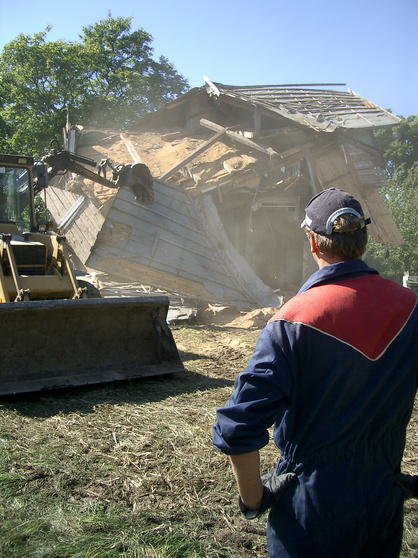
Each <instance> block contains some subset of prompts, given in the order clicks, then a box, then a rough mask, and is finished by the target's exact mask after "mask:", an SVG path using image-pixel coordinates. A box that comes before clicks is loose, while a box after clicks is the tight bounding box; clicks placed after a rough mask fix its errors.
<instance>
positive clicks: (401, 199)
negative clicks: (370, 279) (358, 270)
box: [368, 116, 418, 282]
mask: <svg viewBox="0 0 418 558" xmlns="http://www.w3.org/2000/svg"><path fill="white" fill-rule="evenodd" d="M376 137H377V141H378V143H379V146H380V149H381V151H382V153H383V155H384V157H385V160H386V164H387V169H386V170H387V177H388V180H387V184H386V186H384V187H383V188H382V189H381V194H382V195H383V197H384V198H385V201H386V203H387V205H388V207H389V209H390V211H391V213H392V215H393V217H394V219H395V222H396V224H397V225H398V227H399V230H400V232H401V234H402V236H403V239H404V241H405V244H404V245H402V246H399V247H398V248H394V249H391V250H390V251H389V253H388V254H382V250H381V249H380V248H379V247H378V246H377V244H376V243H373V242H371V243H370V247H369V253H368V256H369V258H368V261H369V263H372V265H374V266H375V267H376V268H377V269H378V270H379V271H380V272H381V273H383V274H385V275H386V276H388V277H391V278H392V279H395V280H397V281H399V282H400V281H401V278H402V275H403V273H404V271H410V272H411V274H412V273H413V274H417V273H418V218H417V209H418V116H409V117H408V118H406V119H404V120H402V122H401V123H400V124H398V125H397V126H394V127H393V128H386V129H382V130H380V131H379V132H378V133H377V135H376Z"/></svg>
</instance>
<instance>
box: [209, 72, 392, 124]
mask: <svg viewBox="0 0 418 558" xmlns="http://www.w3.org/2000/svg"><path fill="white" fill-rule="evenodd" d="M206 83H207V91H208V93H209V94H210V95H215V96H226V97H231V98H235V99H239V100H242V101H247V102H251V103H252V104H254V105H256V106H259V107H260V108H264V109H266V110H268V111H271V112H275V113H277V114H279V115H280V116H283V117H284V118H288V119H289V120H293V121H294V122H297V123H298V124H302V125H304V126H309V127H311V128H314V129H316V130H319V131H326V132H333V131H334V130H336V129H337V128H354V129H356V128H375V127H380V126H393V125H394V124H397V123H398V122H400V119H399V118H398V117H397V116H395V115H393V114H391V113H390V112H388V111H386V110H384V109H382V108H380V107H378V106H376V105H375V104H374V103H372V102H370V101H368V100H367V99H364V98H363V97H361V96H360V95H358V94H356V93H354V92H353V91H334V90H330V89H310V88H309V89H307V88H304V87H297V86H286V85H248V86H246V85H243V86H232V85H223V84H221V83H215V82H213V83H212V82H211V81H210V80H208V79H207V78H206Z"/></svg>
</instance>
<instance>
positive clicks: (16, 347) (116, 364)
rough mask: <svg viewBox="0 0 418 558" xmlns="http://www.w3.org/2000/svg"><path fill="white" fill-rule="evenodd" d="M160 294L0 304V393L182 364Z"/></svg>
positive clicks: (144, 372)
mask: <svg viewBox="0 0 418 558" xmlns="http://www.w3.org/2000/svg"><path fill="white" fill-rule="evenodd" d="M168 307H169V301H168V298H167V297H165V296H145V297H133V298H86V299H78V300H46V301H31V302H12V303H3V304H0V343H1V349H0V351H1V352H0V395H9V394H15V393H23V392H33V391H40V390H48V389H54V388H65V387H70V386H80V385H87V384H97V383H102V382H112V381H116V380H125V379H130V378H132V379H133V378H141V377H144V376H154V375H158V374H170V373H173V372H180V371H182V370H184V367H183V364H182V361H181V359H180V356H179V354H178V351H177V347H176V344H175V341H174V339H173V336H172V333H171V331H170V329H169V327H168V325H167V321H166V318H167V313H168Z"/></svg>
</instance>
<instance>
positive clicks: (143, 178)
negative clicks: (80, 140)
mask: <svg viewBox="0 0 418 558" xmlns="http://www.w3.org/2000/svg"><path fill="white" fill-rule="evenodd" d="M41 163H44V164H46V165H47V166H48V181H49V180H51V179H52V178H54V177H55V176H57V175H60V174H65V173H66V172H72V173H75V174H77V175H79V176H82V177H84V178H88V179H89V180H92V181H94V182H97V183H98V184H103V185H104V186H107V187H108V188H119V187H123V186H127V187H128V188H130V189H131V190H132V191H133V193H134V195H135V198H136V199H137V200H138V201H139V202H140V203H143V204H145V205H151V204H152V203H153V202H154V191H153V180H152V175H151V172H150V170H149V168H148V167H147V166H146V165H144V164H143V163H134V164H132V165H131V164H128V165H117V166H113V163H112V161H111V160H110V159H103V160H102V161H101V162H100V164H99V165H98V164H97V163H96V162H95V161H93V160H92V159H89V158H87V157H83V156H81V155H77V154H76V153H72V152H71V151H65V150H63V151H56V150H53V151H51V152H50V153H48V154H47V155H45V156H44V157H42V160H41ZM86 165H88V166H89V167H97V166H98V172H94V171H93V170H91V169H89V168H88V167H87V166H86ZM107 167H110V169H111V170H112V180H110V179H108V178H106V170H107ZM102 173H103V174H102ZM45 184H46V181H38V183H37V184H35V193H39V192H40V191H41V190H42V189H43V188H45V187H46V185H45Z"/></svg>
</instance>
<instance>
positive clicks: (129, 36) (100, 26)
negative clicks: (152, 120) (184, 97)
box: [0, 14, 187, 155]
mask: <svg viewBox="0 0 418 558" xmlns="http://www.w3.org/2000/svg"><path fill="white" fill-rule="evenodd" d="M131 19H132V18H120V17H118V18H112V17H111V15H110V14H109V16H108V18H107V19H106V20H103V21H100V22H99V23H96V24H95V25H92V26H89V27H85V28H83V35H81V36H80V42H64V41H53V42H48V41H47V40H46V38H47V34H48V33H49V31H50V30H51V29H50V28H49V27H47V28H46V30H45V31H44V32H41V33H37V34H35V35H34V36H33V37H29V36H26V35H23V34H21V35H19V36H18V37H17V38H16V39H15V40H13V41H11V42H10V43H8V44H7V45H6V46H5V47H4V49H3V52H2V53H1V56H0V99H1V100H0V132H1V139H0V148H1V149H2V151H11V152H24V153H29V154H34V155H41V154H43V152H44V151H45V149H47V148H48V146H49V143H50V141H51V139H53V138H59V137H60V136H61V129H62V127H63V125H64V124H65V122H66V118H67V110H68V111H69V114H70V120H71V122H72V123H79V124H82V125H84V126H91V127H103V128H110V129H115V130H120V131H122V130H126V129H127V128H129V127H130V126H132V125H133V124H134V123H136V122H138V120H139V119H141V118H142V117H143V116H145V114H147V113H148V112H152V111H155V110H157V109H158V108H160V107H161V106H162V105H164V104H166V103H167V102H169V101H170V100H172V99H174V98H175V97H177V96H178V95H180V94H181V93H183V92H184V91H185V90H187V81H186V80H185V79H184V78H183V77H182V76H181V75H179V74H178V73H177V72H176V70H175V68H174V66H173V65H172V64H171V63H170V62H169V61H168V60H167V59H166V58H165V57H160V59H159V61H155V60H154V59H153V58H152V53H153V49H152V47H151V43H152V37H151V35H149V34H148V33H146V32H145V31H144V30H142V29H141V30H138V31H131Z"/></svg>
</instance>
